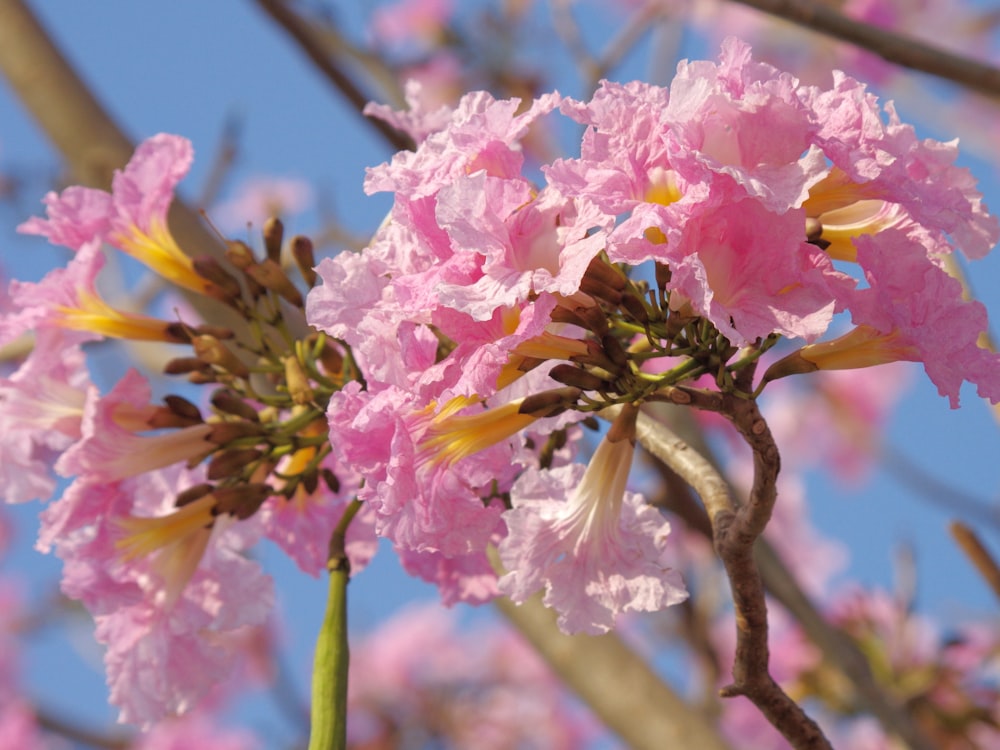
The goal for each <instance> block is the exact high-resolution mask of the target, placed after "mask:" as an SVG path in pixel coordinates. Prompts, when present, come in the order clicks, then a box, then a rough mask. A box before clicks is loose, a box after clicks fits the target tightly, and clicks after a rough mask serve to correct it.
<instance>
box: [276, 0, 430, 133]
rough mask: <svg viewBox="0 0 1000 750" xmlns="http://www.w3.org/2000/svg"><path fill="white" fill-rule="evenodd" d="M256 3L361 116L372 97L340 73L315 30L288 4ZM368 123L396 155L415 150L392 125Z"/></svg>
mask: <svg viewBox="0 0 1000 750" xmlns="http://www.w3.org/2000/svg"><path fill="white" fill-rule="evenodd" d="M256 2H257V5H259V6H260V7H261V9H262V10H263V11H264V12H265V13H267V14H268V15H269V16H270V17H271V18H273V19H274V21H275V22H276V23H277V24H278V25H279V26H281V27H282V28H283V29H284V30H285V31H286V32H287V33H288V35H289V36H291V37H292V39H294V40H295V42H296V44H298V45H299V48H300V49H301V50H302V52H303V53H304V54H305V55H306V57H308V58H309V59H310V60H311V61H312V63H313V64H314V65H315V66H316V67H317V68H318V69H319V71H320V72H321V73H322V74H323V75H324V76H326V78H327V80H329V81H330V83H332V84H333V86H334V88H336V89H337V90H338V91H339V92H340V93H341V94H342V95H343V96H344V97H345V98H346V99H347V101H348V102H349V103H350V105H351V107H353V108H354V109H355V110H356V111H357V113H358V114H359V115H361V114H362V113H363V111H364V108H365V105H366V104H368V102H369V101H371V99H372V97H371V96H369V95H368V94H366V93H365V92H363V91H362V90H361V87H360V86H358V84H356V83H355V82H354V81H353V80H351V78H350V76H348V75H347V73H345V72H344V71H343V70H341V68H340V66H339V65H338V63H337V61H336V60H335V59H333V58H332V57H331V56H330V55H329V54H328V51H327V46H326V45H325V44H324V42H323V39H322V38H321V37H320V36H319V35H318V34H317V33H316V31H315V29H313V27H312V25H311V23H310V22H309V21H308V20H307V19H305V18H303V17H302V16H300V15H299V14H298V13H297V12H296V11H295V10H293V9H292V8H291V6H290V5H289V3H288V2H286V1H285V0H256ZM366 119H367V121H368V122H369V124H370V125H371V126H372V127H373V128H375V130H376V131H377V132H378V133H379V135H381V136H382V138H383V139H384V140H385V141H386V143H388V144H389V146H391V147H392V149H393V150H394V151H406V150H412V149H413V147H414V144H413V141H412V140H411V139H410V137H409V136H408V135H406V134H405V133H401V132H400V131H398V130H396V129H395V128H394V127H392V126H391V125H390V124H389V123H387V122H384V121H382V120H379V119H376V118H366Z"/></svg>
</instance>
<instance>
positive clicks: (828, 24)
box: [733, 0, 1000, 97]
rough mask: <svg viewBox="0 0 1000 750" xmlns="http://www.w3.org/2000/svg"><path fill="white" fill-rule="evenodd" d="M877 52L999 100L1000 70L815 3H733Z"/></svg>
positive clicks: (760, 0) (783, 0)
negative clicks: (997, 97) (856, 19)
mask: <svg viewBox="0 0 1000 750" xmlns="http://www.w3.org/2000/svg"><path fill="white" fill-rule="evenodd" d="M733 2H737V3H740V4H741V5H747V6H750V7H751V8H756V9H757V10H760V11H763V12H765V13H770V14H771V15H773V16H777V17H778V18H781V19H784V20H786V21H791V22H792V23H795V24H798V25H799V26H803V27H805V28H807V29H812V30H813V31H817V32H819V33H821V34H824V35H826V36H830V37H833V38H834V39H840V40H841V41H844V42H848V43H850V44H853V45H855V46H857V47H861V48H862V49H866V50H868V51H870V52H874V53H875V54H876V55H878V56H879V57H881V58H883V59H884V60H888V61H889V62H891V63H895V64H897V65H902V66H903V67H905V68H910V69H912V70H919V71H922V72H924V73H930V74H931V75H935V76H937V77H939V78H944V79H946V80H949V81H952V82H954V83H958V84H961V85H962V86H965V87H967V88H969V89H972V90H973V91H978V92H980V93H983V94H988V95H990V96H994V97H996V96H1000V68H996V67H993V66H992V65H987V64H986V63H981V62H978V61H976V60H972V59H970V58H968V57H962V56H961V55H956V54H954V53H951V52H947V51H945V50H943V49H940V48H938V47H934V46H932V45H930V44H927V43H925V42H922V41H920V40H918V39H914V38H913V37H909V36H906V35H904V34H899V33H896V32H894V31H889V30H887V29H880V28H877V27H875V26H871V25H870V24H866V23H862V22H861V21H855V20H853V19H851V18H848V17H847V16H845V15H844V14H843V13H839V12H837V11H836V10H833V9H832V8H830V7H829V6H827V5H823V4H822V3H820V2H816V0H733Z"/></svg>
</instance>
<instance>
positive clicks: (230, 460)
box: [206, 448, 264, 479]
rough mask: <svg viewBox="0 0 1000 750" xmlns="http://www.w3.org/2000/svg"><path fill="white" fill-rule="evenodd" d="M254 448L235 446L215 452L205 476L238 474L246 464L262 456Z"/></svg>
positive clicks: (216, 476) (224, 476) (219, 476)
mask: <svg viewBox="0 0 1000 750" xmlns="http://www.w3.org/2000/svg"><path fill="white" fill-rule="evenodd" d="M263 455H264V453H263V451H259V450H257V449H256V448H237V449H236V450H231V451H222V452H221V453H217V454H216V455H215V456H214V457H213V458H212V460H211V461H210V462H209V464H208V472H207V473H206V476H207V477H208V478H209V479H225V478H226V477H231V476H234V475H236V474H239V472H240V471H242V470H243V469H244V468H245V467H246V466H247V465H249V464H251V463H253V462H254V461H256V460H257V459H258V458H260V457H261V456H263Z"/></svg>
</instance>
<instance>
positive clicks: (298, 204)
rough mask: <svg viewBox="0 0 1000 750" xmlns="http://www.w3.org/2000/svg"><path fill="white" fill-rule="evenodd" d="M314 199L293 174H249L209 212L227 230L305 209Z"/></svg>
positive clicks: (291, 214) (260, 222)
mask: <svg viewBox="0 0 1000 750" xmlns="http://www.w3.org/2000/svg"><path fill="white" fill-rule="evenodd" d="M314 201H315V197H314V196H313V191H312V187H311V186H310V185H309V183H308V182H306V181H305V180H302V179H298V178H293V177H251V178H249V179H247V180H244V181H243V182H241V183H240V184H239V186H238V187H237V189H236V192H235V195H233V196H232V198H230V199H229V200H227V201H225V202H224V203H221V204H219V205H218V206H216V207H215V208H213V209H212V211H211V216H212V219H213V220H214V221H216V222H217V223H218V224H219V226H221V227H222V228H223V229H227V230H229V231H234V232H235V231H239V230H245V229H246V227H247V225H253V226H256V227H260V226H262V225H263V224H264V222H265V221H267V219H269V218H271V217H272V216H277V217H280V218H282V219H288V218H290V217H293V216H296V215H297V214H300V213H302V212H303V211H306V210H308V209H309V208H310V207H311V206H312V204H313V203H314Z"/></svg>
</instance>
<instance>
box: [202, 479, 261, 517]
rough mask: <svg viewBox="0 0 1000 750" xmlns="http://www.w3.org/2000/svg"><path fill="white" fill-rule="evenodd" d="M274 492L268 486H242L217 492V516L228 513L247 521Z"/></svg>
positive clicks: (225, 488)
mask: <svg viewBox="0 0 1000 750" xmlns="http://www.w3.org/2000/svg"><path fill="white" fill-rule="evenodd" d="M273 492H274V490H272V489H271V487H270V485H267V484H241V485H238V486H236V487H224V488H222V489H219V490H216V491H215V497H216V503H215V513H216V515H222V514H223V513H228V514H229V515H231V516H235V517H236V518H238V519H239V520H241V521H245V520H246V519H248V518H250V516H252V515H253V514H254V513H256V512H257V511H258V510H260V506H261V505H263V504H264V501H265V500H267V498H268V497H270V496H271V495H272V494H273Z"/></svg>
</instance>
